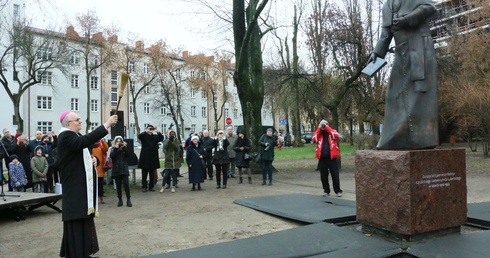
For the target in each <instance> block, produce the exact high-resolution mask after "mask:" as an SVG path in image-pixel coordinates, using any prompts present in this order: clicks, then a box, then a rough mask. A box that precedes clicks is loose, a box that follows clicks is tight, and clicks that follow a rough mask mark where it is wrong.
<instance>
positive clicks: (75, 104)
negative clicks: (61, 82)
mask: <svg viewBox="0 0 490 258" xmlns="http://www.w3.org/2000/svg"><path fill="white" fill-rule="evenodd" d="M78 110H79V107H78V99H76V98H72V99H71V111H78Z"/></svg>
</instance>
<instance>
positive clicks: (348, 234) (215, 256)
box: [147, 223, 401, 258]
mask: <svg viewBox="0 0 490 258" xmlns="http://www.w3.org/2000/svg"><path fill="white" fill-rule="evenodd" d="M400 252H401V250H400V248H399V247H398V246H397V245H396V244H394V243H391V242H387V241H384V240H380V239H376V238H373V237H366V236H364V235H363V234H362V233H360V232H357V231H353V230H349V229H346V228H340V227H337V226H335V225H333V224H328V223H317V224H312V225H307V226H303V227H298V228H294V229H290V230H285V231H281V232H276V233H271V234H267V235H262V236H257V237H251V238H246V239H240V240H235V241H231V242H226V243H219V244H213V245H207V246H202V247H196V248H191V249H186V250H182V251H174V252H169V253H165V254H157V255H152V256H147V257H172V258H176V257H185V258H188V257H200V258H206V257H210V258H211V257H212V258H221V257H223V258H230V257H233V258H242V257H261V258H262V257H274V258H275V257H335V258H337V257H352V258H355V257H389V256H391V255H395V254H398V253H400Z"/></svg>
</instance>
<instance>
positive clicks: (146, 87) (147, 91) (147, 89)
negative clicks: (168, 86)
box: [145, 86, 150, 94]
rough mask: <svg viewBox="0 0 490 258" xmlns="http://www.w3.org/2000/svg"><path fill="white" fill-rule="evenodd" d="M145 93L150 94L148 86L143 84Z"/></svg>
mask: <svg viewBox="0 0 490 258" xmlns="http://www.w3.org/2000/svg"><path fill="white" fill-rule="evenodd" d="M145 94H150V86H145Z"/></svg>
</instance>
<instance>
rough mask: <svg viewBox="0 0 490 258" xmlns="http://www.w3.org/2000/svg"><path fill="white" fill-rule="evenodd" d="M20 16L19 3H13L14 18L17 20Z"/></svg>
mask: <svg viewBox="0 0 490 258" xmlns="http://www.w3.org/2000/svg"><path fill="white" fill-rule="evenodd" d="M19 17H20V12H19V5H18V4H14V19H15V20H18V19H19Z"/></svg>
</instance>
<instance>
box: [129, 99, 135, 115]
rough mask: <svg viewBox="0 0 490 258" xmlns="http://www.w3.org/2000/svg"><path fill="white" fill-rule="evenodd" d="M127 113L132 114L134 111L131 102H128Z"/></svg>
mask: <svg viewBox="0 0 490 258" xmlns="http://www.w3.org/2000/svg"><path fill="white" fill-rule="evenodd" d="M129 113H131V114H132V113H134V109H133V102H132V101H131V102H129Z"/></svg>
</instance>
